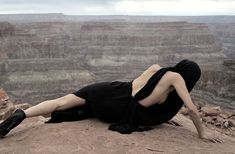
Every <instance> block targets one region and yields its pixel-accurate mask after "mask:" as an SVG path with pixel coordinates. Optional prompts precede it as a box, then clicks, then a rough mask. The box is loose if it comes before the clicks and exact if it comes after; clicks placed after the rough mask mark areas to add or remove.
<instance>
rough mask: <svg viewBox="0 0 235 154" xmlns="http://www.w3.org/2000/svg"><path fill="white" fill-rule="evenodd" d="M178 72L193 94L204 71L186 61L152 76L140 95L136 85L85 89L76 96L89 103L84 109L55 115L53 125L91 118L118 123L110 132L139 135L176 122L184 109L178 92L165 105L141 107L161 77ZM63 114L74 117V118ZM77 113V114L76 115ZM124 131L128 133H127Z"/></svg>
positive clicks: (105, 84) (107, 84) (110, 84)
mask: <svg viewBox="0 0 235 154" xmlns="http://www.w3.org/2000/svg"><path fill="white" fill-rule="evenodd" d="M167 71H173V72H178V73H179V74H180V75H181V76H182V77H183V78H184V80H185V83H186V86H187V89H188V91H189V92H190V91H191V90H192V88H193V87H194V85H195V84H196V82H197V81H198V80H199V78H200V75H201V70H200V68H199V66H198V64H197V63H195V62H193V61H191V60H188V59H184V60H182V61H180V62H179V63H177V64H176V65H175V66H173V67H163V68H161V69H160V70H158V71H157V72H156V73H155V74H153V75H152V76H151V78H150V79H149V80H148V82H147V83H146V84H145V86H144V87H143V88H142V89H141V90H140V91H138V92H137V93H136V95H135V96H134V97H132V96H131V93H132V81H130V82H122V81H113V82H100V83H95V84H91V85H88V86H85V87H83V88H81V89H79V90H78V91H75V92H73V94H74V95H76V96H78V97H81V98H83V99H85V100H86V104H85V105H84V106H80V107H76V108H73V109H68V110H65V111H61V112H60V111H55V112H54V117H53V114H52V118H51V120H49V122H61V121H68V120H81V119H85V118H89V117H97V118H99V119H101V120H103V121H105V122H110V123H115V124H112V125H111V126H110V127H109V129H110V130H116V131H119V132H120V133H131V132H133V131H136V130H138V129H136V128H138V127H139V125H159V124H162V123H165V122H167V121H168V120H170V119H172V118H173V117H174V116H175V115H176V114H177V112H178V111H179V110H180V108H181V107H182V105H183V101H182V100H181V98H180V97H179V96H178V94H177V92H176V90H174V91H172V92H170V93H169V95H168V97H167V99H166V101H165V102H164V103H162V104H154V105H152V106H150V107H144V106H142V105H141V104H139V103H138V100H141V99H143V98H145V97H147V96H148V95H150V94H151V92H152V91H153V89H154V88H155V86H156V85H157V83H158V82H159V80H160V79H161V77H162V76H163V75H164V74H165V73H166V72H167ZM62 112H64V113H67V115H69V114H70V117H69V116H67V119H66V114H64V115H63V114H61V113H62ZM72 113H73V114H72ZM123 130H124V131H123Z"/></svg>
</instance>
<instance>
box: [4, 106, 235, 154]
mask: <svg viewBox="0 0 235 154" xmlns="http://www.w3.org/2000/svg"><path fill="white" fill-rule="evenodd" d="M16 106H17V105H16ZM18 107H19V106H18ZM21 107H28V106H27V105H26V106H24V105H23V106H21ZM209 117H210V116H207V118H209ZM231 117H233V114H228V115H227V114H225V113H223V114H220V116H217V117H210V120H209V121H214V119H216V120H217V121H219V120H220V121H223V119H224V118H225V119H226V118H227V119H231ZM218 119H219V120H218ZM47 120H48V119H47V118H44V117H42V116H39V117H33V118H27V119H25V120H24V121H23V122H22V123H21V124H20V125H19V126H18V127H16V128H15V129H13V130H12V131H11V132H10V133H9V134H8V135H6V136H5V137H4V138H3V139H0V153H1V154H2V153H3V154H8V153H15V154H32V153H33V154H42V153H49V154H51V153H56V154H60V153H61V154H64V153H69V154H73V153H74V154H75V153H76V154H77V153H79V154H104V153H114V154H123V153H130V154H132V153H133V154H143V153H145V154H153V153H154V154H155V153H167V154H171V153H172V154H175V153H185V154H188V153H198V154H201V153H202V154H204V153H213V154H222V153H231V154H232V153H234V151H235V147H234V145H235V137H234V136H231V135H230V136H228V135H225V134H224V133H223V131H222V132H219V131H218V130H215V129H214V128H217V127H214V125H210V126H211V127H209V128H207V127H205V129H206V131H207V132H209V133H213V134H215V135H216V136H220V137H221V138H222V139H223V140H224V141H225V143H223V144H215V143H211V142H205V141H203V140H201V139H199V138H198V135H197V133H196V129H195V127H194V125H193V123H192V121H191V120H190V119H189V118H187V117H186V116H184V115H182V114H177V116H175V117H174V121H175V122H177V123H179V124H180V125H181V127H179V126H173V125H169V124H163V125H160V126H155V128H154V129H153V130H151V131H147V132H134V133H132V134H129V135H122V134H119V133H117V132H113V131H109V130H108V129H107V128H108V126H109V124H107V123H103V122H101V121H99V120H97V119H87V120H83V121H76V122H63V123H58V124H44V121H47ZM216 120H215V121H216ZM223 122H224V121H223ZM233 122H234V121H233ZM228 125H230V123H229V122H228ZM212 126H213V127H212ZM231 128H233V127H231ZM221 130H222V129H221Z"/></svg>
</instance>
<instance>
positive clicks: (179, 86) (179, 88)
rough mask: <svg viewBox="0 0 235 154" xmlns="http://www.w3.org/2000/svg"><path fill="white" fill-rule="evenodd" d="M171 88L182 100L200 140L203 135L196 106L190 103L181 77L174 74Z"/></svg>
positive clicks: (190, 100)
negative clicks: (172, 87)
mask: <svg viewBox="0 0 235 154" xmlns="http://www.w3.org/2000/svg"><path fill="white" fill-rule="evenodd" d="M173 86H174V88H175V89H176V92H177V94H178V95H179V96H180V98H181V99H182V100H183V102H184V104H185V105H186V107H187V108H188V110H189V115H190V117H191V119H192V121H193V123H194V125H195V127H196V129H197V132H198V135H199V137H200V138H202V137H203V134H204V130H203V127H202V123H201V120H200V116H199V113H198V110H197V108H196V106H195V105H194V104H193V102H192V99H191V97H190V94H189V92H188V89H187V87H186V85H185V81H184V79H183V78H182V77H181V75H179V74H176V76H175V78H174V81H173Z"/></svg>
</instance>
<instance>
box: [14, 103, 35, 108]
mask: <svg viewBox="0 0 235 154" xmlns="http://www.w3.org/2000/svg"><path fill="white" fill-rule="evenodd" d="M31 106H32V105H30V104H28V103H23V104H17V105H15V108H17V109H18V108H20V109H22V110H25V109H27V108H30V107H31Z"/></svg>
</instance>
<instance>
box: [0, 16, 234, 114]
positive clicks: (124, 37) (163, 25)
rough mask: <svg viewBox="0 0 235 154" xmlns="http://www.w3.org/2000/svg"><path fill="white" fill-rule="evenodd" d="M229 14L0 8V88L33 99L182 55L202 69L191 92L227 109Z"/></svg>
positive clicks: (123, 76)
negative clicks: (14, 11)
mask: <svg viewBox="0 0 235 154" xmlns="http://www.w3.org/2000/svg"><path fill="white" fill-rule="evenodd" d="M33 17H35V18H33ZM36 17H37V18H36ZM147 19H148V20H147ZM234 19H235V18H234V17H233V16H232V17H229V16H228V17H207V18H206V17H205V18H202V17H201V18H199V17H198V18H196V17H194V18H193V17H191V18H190V17H187V18H186V17H184V18H183V17H181V18H180V17H175V18H174V17H168V18H167V17H166V18H163V17H155V18H154V17H151V18H150V17H149V18H147V17H146V18H144V17H125V16H122V17H118V18H117V17H113V18H112V16H110V17H103V18H102V17H90V18H89V17H76V16H64V15H63V14H51V15H50V14H49V15H34V16H33V15H29V16H27V15H21V16H20V15H19V16H17V15H0V88H3V89H4V90H5V91H6V92H7V93H8V95H9V97H10V98H11V100H13V101H14V102H16V103H29V104H32V105H34V104H37V103H39V102H41V101H44V100H47V99H54V98H57V97H61V96H63V95H65V94H68V93H72V92H74V91H75V90H78V89H79V88H81V87H83V86H85V85H88V84H91V83H95V82H102V81H113V80H121V81H130V80H133V79H134V78H136V77H137V76H139V75H140V74H141V73H142V72H143V71H144V70H145V69H147V68H148V67H149V66H150V65H152V64H155V63H157V64H160V65H162V66H163V67H164V66H170V65H174V64H176V63H177V62H179V61H180V60H182V59H190V60H193V61H195V62H197V63H198V64H199V66H200V67H201V70H202V76H201V78H200V80H199V81H198V83H197V84H196V86H195V88H194V89H193V90H192V92H191V96H192V99H193V100H194V101H195V102H197V103H199V104H200V103H201V104H216V105H220V106H222V107H224V108H226V109H231V110H233V111H234V110H235V72H234V70H235V51H234V49H235V20H234Z"/></svg>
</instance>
